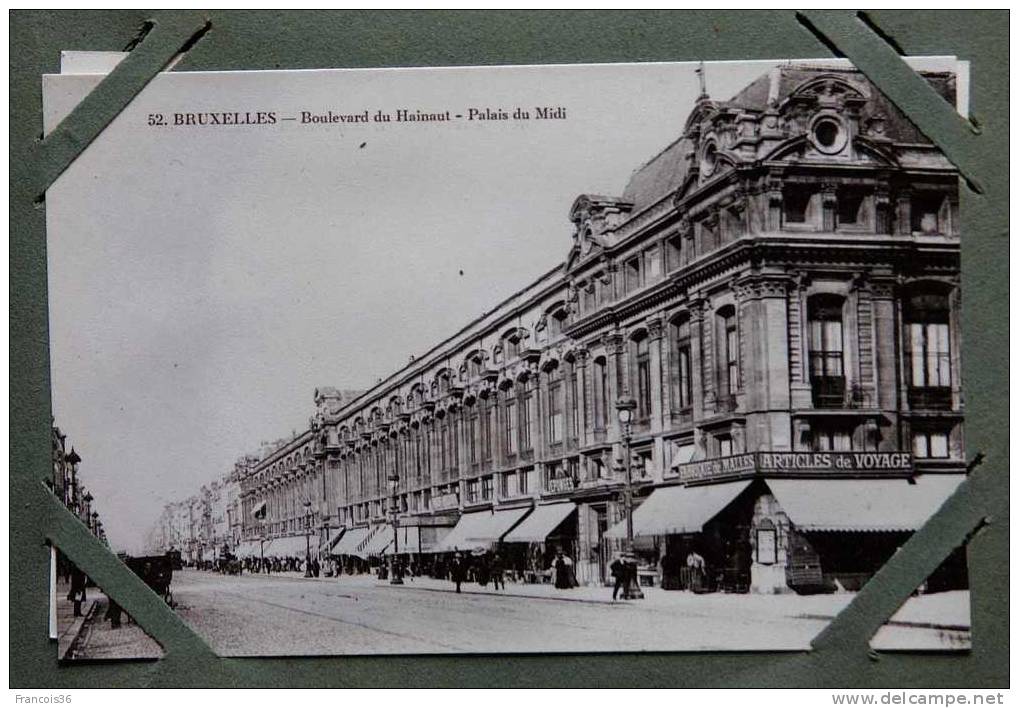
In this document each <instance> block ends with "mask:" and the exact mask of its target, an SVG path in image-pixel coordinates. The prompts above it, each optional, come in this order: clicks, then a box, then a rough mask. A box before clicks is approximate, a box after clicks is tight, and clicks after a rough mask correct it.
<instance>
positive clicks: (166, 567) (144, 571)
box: [125, 553, 173, 607]
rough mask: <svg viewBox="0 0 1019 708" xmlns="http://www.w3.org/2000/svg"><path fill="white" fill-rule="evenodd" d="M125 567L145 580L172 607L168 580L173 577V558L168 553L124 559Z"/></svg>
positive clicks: (171, 595) (171, 594)
mask: <svg viewBox="0 0 1019 708" xmlns="http://www.w3.org/2000/svg"><path fill="white" fill-rule="evenodd" d="M125 562H126V563H127V567H128V568H130V569H131V570H132V571H134V574H135V575H137V576H138V577H139V578H141V579H142V580H144V581H145V584H146V585H148V586H149V587H150V588H152V589H153V590H154V591H155V592H156V594H158V595H159V596H160V597H161V598H163V600H164V601H165V602H166V604H168V605H169V606H170V607H173V593H171V592H170V581H171V580H172V579H173V558H172V556H171V555H170V554H169V553H168V554H166V555H162V556H138V557H129V558H127V559H125Z"/></svg>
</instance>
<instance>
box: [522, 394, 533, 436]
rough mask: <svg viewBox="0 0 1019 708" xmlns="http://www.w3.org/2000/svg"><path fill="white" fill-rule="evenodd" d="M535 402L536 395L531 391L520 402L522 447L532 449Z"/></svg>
mask: <svg viewBox="0 0 1019 708" xmlns="http://www.w3.org/2000/svg"><path fill="white" fill-rule="evenodd" d="M533 404H534V396H533V395H532V394H531V392H530V391H528V392H527V393H525V394H524V400H523V401H521V402H520V448H521V449H522V450H530V449H531V448H532V444H531V420H532V419H533V415H532V414H533V412H534V411H532V410H531V406H532V405H533Z"/></svg>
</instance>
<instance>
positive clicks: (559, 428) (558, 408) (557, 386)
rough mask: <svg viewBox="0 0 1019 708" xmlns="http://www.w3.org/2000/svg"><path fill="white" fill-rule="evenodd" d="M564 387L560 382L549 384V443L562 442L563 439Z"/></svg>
mask: <svg viewBox="0 0 1019 708" xmlns="http://www.w3.org/2000/svg"><path fill="white" fill-rule="evenodd" d="M562 395H563V386H562V383H561V382H560V381H550V382H549V384H548V441H549V442H550V443H558V442H562V439H563V401H562Z"/></svg>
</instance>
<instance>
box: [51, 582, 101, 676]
mask: <svg viewBox="0 0 1019 708" xmlns="http://www.w3.org/2000/svg"><path fill="white" fill-rule="evenodd" d="M70 589H71V585H70V583H67V582H64V581H59V580H58V581H57V588H56V593H57V659H60V660H63V659H69V658H71V657H70V656H68V654H69V653H70V651H71V649H72V648H73V646H74V643H75V640H77V639H78V636H79V635H80V634H81V631H82V629H83V628H84V626H85V619H86V618H87V617H88V614H89V611H90V610H91V609H92V605H93V602H94V596H93V594H92V592H93V590H92V588H89V589H88V590H87V591H86V597H87V598H88V599H87V600H86V601H85V602H84V603H82V606H81V614H82V616H81V617H75V616H74V603H73V602H71V601H70V600H68V599H67V593H68V591H69V590H70Z"/></svg>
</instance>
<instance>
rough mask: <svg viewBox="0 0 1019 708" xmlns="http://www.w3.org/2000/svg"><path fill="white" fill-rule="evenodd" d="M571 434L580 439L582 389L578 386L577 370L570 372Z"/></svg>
mask: <svg viewBox="0 0 1019 708" xmlns="http://www.w3.org/2000/svg"><path fill="white" fill-rule="evenodd" d="M570 432H571V434H572V435H573V437H574V438H579V437H580V388H579V386H578V385H577V370H576V369H575V368H571V370H570Z"/></svg>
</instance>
